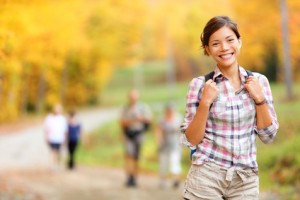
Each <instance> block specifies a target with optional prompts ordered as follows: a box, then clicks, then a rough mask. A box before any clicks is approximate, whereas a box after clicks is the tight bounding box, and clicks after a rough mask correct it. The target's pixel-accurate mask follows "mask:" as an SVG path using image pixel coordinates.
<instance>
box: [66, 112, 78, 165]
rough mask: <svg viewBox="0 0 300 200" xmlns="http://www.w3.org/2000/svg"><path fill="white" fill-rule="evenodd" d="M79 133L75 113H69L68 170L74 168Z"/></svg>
mask: <svg viewBox="0 0 300 200" xmlns="http://www.w3.org/2000/svg"><path fill="white" fill-rule="evenodd" d="M80 132H81V125H80V123H79V122H78V121H77V118H76V113H75V111H70V112H69V121H68V134H67V141H68V151H69V160H68V168H69V169H70V170H72V169H74V167H75V152H76V149H77V147H78V143H79V141H80Z"/></svg>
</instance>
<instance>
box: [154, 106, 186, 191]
mask: <svg viewBox="0 0 300 200" xmlns="http://www.w3.org/2000/svg"><path fill="white" fill-rule="evenodd" d="M181 122H182V117H181V116H180V115H179V113H177V112H176V110H175V105H174V104H172V103H168V104H167V105H166V106H165V112H164V116H163V118H162V119H161V120H160V121H159V123H158V126H157V130H156V132H155V133H156V139H157V143H158V152H159V167H160V179H161V180H160V187H161V188H164V187H166V185H167V176H168V172H170V174H171V179H173V187H174V188H177V187H178V186H179V184H180V180H179V175H180V173H181V146H180V144H179V137H180V129H179V127H180V125H181Z"/></svg>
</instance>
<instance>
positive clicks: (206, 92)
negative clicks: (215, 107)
mask: <svg viewBox="0 0 300 200" xmlns="http://www.w3.org/2000/svg"><path fill="white" fill-rule="evenodd" d="M218 94H219V88H218V87H217V84H216V83H215V82H214V81H213V80H212V79H209V80H208V81H206V83H205V85H204V87H203V91H202V98H201V103H204V104H205V105H207V106H210V105H211V104H212V103H213V102H214V100H215V99H216V98H217V96H218Z"/></svg>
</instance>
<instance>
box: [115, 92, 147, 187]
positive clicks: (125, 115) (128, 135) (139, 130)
mask: <svg viewBox="0 0 300 200" xmlns="http://www.w3.org/2000/svg"><path fill="white" fill-rule="evenodd" d="M138 100H139V92H138V91H137V90H134V89H133V90H131V91H130V92H129V94H128V104H127V105H125V106H124V108H123V111H122V114H121V127H122V130H123V133H124V134H123V135H124V137H123V138H124V144H125V168H126V174H127V182H126V186H127V187H136V186H137V181H136V178H137V175H138V161H139V156H140V151H141V148H142V144H143V140H144V135H145V134H144V133H145V132H146V131H147V129H148V127H149V125H150V123H151V112H150V109H149V107H148V106H147V105H146V104H144V103H140V102H139V101H138Z"/></svg>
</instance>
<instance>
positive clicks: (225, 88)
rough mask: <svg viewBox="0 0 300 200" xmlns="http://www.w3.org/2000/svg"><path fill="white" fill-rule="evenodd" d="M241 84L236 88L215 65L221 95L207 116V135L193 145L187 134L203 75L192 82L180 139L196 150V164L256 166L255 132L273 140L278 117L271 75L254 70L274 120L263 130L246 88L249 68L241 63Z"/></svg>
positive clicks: (194, 111)
mask: <svg viewBox="0 0 300 200" xmlns="http://www.w3.org/2000/svg"><path fill="white" fill-rule="evenodd" d="M239 73H240V77H241V80H242V87H241V89H240V90H239V91H237V92H235V91H234V89H233V88H232V86H231V85H230V83H229V80H228V79H227V78H226V77H224V76H223V75H222V73H221V71H220V70H219V69H218V67H216V68H215V74H214V78H213V79H214V81H215V82H216V83H217V86H218V88H219V95H218V97H217V98H216V100H215V101H214V103H213V105H212V107H211V109H210V112H209V116H208V120H207V123H206V128H205V136H204V139H203V140H202V142H201V143H200V144H199V145H197V146H193V145H192V144H190V143H189V142H188V140H187V138H186V135H185V130H186V128H187V127H188V126H189V124H190V123H191V121H192V120H193V118H194V116H195V114H196V110H197V107H198V106H199V101H200V99H201V96H202V89H203V86H204V81H205V80H204V76H200V77H197V78H194V79H193V80H192V81H191V82H190V86H189V90H188V93H187V103H186V115H185V118H184V122H183V123H182V125H181V132H182V133H183V134H182V136H181V139H180V140H181V143H182V144H184V145H187V146H188V147H190V148H191V149H196V148H197V151H196V152H195V153H194V155H193V160H192V162H193V164H196V165H201V164H203V163H204V162H206V161H214V162H215V163H216V164H218V165H220V166H222V167H225V168H230V167H236V168H239V169H244V168H252V169H257V168H258V166H257V162H256V143H255V139H256V137H255V136H256V135H258V137H259V138H260V139H261V140H262V141H263V142H264V143H269V142H271V141H272V140H273V139H274V137H275V135H276V132H277V130H278V127H279V125H278V121H277V117H276V113H275V110H274V106H273V98H272V93H271V89H270V85H269V82H268V79H267V78H266V77H265V76H264V75H261V74H259V73H253V74H254V76H255V77H256V78H258V80H259V82H260V83H261V85H262V87H263V91H264V94H265V98H266V102H267V105H268V108H269V112H270V113H271V116H272V124H271V125H270V126H269V127H267V128H265V129H262V130H258V129H257V127H256V117H255V116H256V110H255V102H254V100H253V99H252V98H251V97H250V95H249V93H248V92H247V91H246V90H245V89H244V83H245V81H246V79H247V72H246V70H245V69H244V68H242V67H239Z"/></svg>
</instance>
